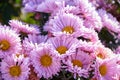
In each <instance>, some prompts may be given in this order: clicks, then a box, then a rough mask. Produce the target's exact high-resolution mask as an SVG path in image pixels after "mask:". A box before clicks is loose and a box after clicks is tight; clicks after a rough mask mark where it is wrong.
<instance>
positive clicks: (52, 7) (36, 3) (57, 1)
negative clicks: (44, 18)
mask: <svg viewBox="0 0 120 80" xmlns="http://www.w3.org/2000/svg"><path fill="white" fill-rule="evenodd" d="M23 5H24V9H25V11H27V12H45V13H52V12H54V11H57V10H58V9H60V8H62V7H63V6H64V1H63V0H24V1H23Z"/></svg>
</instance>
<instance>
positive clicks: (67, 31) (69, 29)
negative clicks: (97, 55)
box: [62, 26, 74, 34]
mask: <svg viewBox="0 0 120 80" xmlns="http://www.w3.org/2000/svg"><path fill="white" fill-rule="evenodd" d="M62 32H66V33H69V34H72V33H73V32H74V28H73V27H71V26H66V27H64V28H63V29H62Z"/></svg>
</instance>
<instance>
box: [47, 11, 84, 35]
mask: <svg viewBox="0 0 120 80" xmlns="http://www.w3.org/2000/svg"><path fill="white" fill-rule="evenodd" d="M82 27H83V22H82V20H81V19H80V18H79V17H78V16H75V15H73V14H65V13H64V14H61V15H58V16H55V17H54V19H51V20H50V22H49V26H47V27H45V29H46V30H48V31H49V32H51V33H52V34H53V35H54V36H60V35H62V34H68V35H72V36H74V35H75V34H76V33H77V32H79V31H80V29H81V28H82Z"/></svg>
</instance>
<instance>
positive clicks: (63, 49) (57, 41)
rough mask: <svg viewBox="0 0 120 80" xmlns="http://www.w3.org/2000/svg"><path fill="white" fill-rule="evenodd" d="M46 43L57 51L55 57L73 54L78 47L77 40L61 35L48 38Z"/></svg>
mask: <svg viewBox="0 0 120 80" xmlns="http://www.w3.org/2000/svg"><path fill="white" fill-rule="evenodd" d="M48 43H50V44H51V45H52V47H53V49H54V50H56V51H57V55H59V56H61V57H63V56H66V55H69V54H71V53H73V52H75V50H76V48H77V47H78V45H79V40H77V39H76V38H73V37H72V36H66V35H62V36H59V37H53V38H50V39H49V40H48Z"/></svg>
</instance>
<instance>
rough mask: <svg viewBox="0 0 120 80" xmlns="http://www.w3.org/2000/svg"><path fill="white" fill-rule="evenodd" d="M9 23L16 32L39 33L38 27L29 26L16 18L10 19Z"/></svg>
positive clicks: (24, 33)
mask: <svg viewBox="0 0 120 80" xmlns="http://www.w3.org/2000/svg"><path fill="white" fill-rule="evenodd" d="M9 25H10V26H11V28H13V29H15V30H16V31H17V32H18V33H20V34H23V35H27V34H39V33H40V32H39V29H38V28H37V27H35V26H29V25H28V24H25V23H23V22H21V21H18V20H10V21H9Z"/></svg>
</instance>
